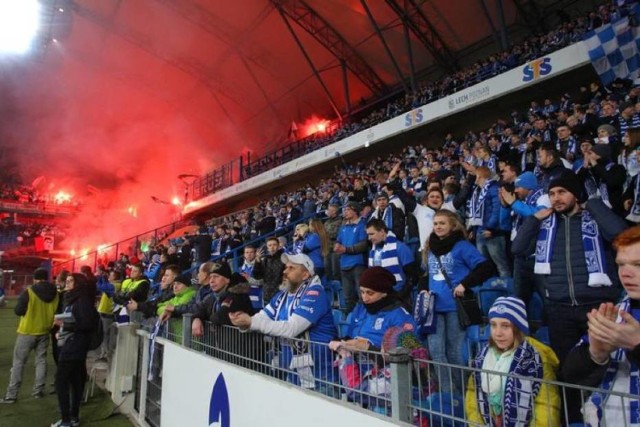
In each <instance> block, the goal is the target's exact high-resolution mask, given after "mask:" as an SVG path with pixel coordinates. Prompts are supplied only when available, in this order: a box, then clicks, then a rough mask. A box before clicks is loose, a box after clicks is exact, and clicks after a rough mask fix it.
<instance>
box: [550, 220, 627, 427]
mask: <svg viewBox="0 0 640 427" xmlns="http://www.w3.org/2000/svg"><path fill="white" fill-rule="evenodd" d="M613 248H614V249H615V250H616V251H617V256H616V263H617V264H618V276H619V277H620V281H621V282H622V286H623V287H624V290H625V291H626V294H627V295H626V296H625V297H624V299H623V300H622V302H621V303H620V304H619V305H617V306H614V305H613V304H612V303H602V304H600V306H599V307H598V308H597V309H593V310H591V311H590V312H589V313H588V314H587V317H588V326H589V330H588V333H587V336H585V337H583V338H582V340H581V341H580V342H579V343H578V345H577V346H576V347H574V348H573V350H572V351H571V352H570V353H569V355H568V356H567V359H566V361H565V363H564V366H563V369H562V374H563V376H564V378H565V379H566V380H567V381H570V382H572V383H575V384H579V385H584V386H590V387H598V388H600V389H603V391H604V392H596V393H592V394H591V396H590V397H589V398H588V399H587V401H586V402H585V403H584V407H583V414H584V422H585V423H587V424H588V425H592V426H596V425H607V426H622V425H625V426H640V410H639V406H640V403H639V402H638V393H639V392H640V226H636V227H633V228H629V229H627V230H625V231H624V232H622V233H620V235H618V237H616V239H615V240H614V241H613ZM611 391H613V392H619V393H626V394H627V395H628V396H629V395H632V396H629V397H624V398H623V397H620V396H615V395H611V394H608V393H607V392H611Z"/></svg>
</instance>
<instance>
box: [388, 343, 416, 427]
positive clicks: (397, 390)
mask: <svg viewBox="0 0 640 427" xmlns="http://www.w3.org/2000/svg"><path fill="white" fill-rule="evenodd" d="M388 357H389V362H390V363H391V379H392V381H391V418H393V419H394V420H396V421H399V422H404V423H411V370H410V366H409V362H410V361H411V357H410V356H409V350H408V349H406V348H394V349H391V350H390V351H389V353H388Z"/></svg>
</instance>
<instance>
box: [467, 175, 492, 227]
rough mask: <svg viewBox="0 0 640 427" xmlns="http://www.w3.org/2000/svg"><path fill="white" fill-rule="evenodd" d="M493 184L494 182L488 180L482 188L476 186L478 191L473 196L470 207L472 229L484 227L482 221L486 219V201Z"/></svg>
mask: <svg viewBox="0 0 640 427" xmlns="http://www.w3.org/2000/svg"><path fill="white" fill-rule="evenodd" d="M492 183H493V180H492V179H488V180H487V182H485V183H484V185H483V186H482V187H479V186H476V189H475V191H474V192H473V195H472V196H471V200H470V205H469V225H470V226H472V227H473V226H482V220H483V218H484V201H485V199H486V197H487V193H488V192H489V187H490V186H491V184H492Z"/></svg>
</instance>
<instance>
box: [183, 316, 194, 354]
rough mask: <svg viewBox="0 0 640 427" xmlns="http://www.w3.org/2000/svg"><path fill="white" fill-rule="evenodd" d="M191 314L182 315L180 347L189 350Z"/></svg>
mask: <svg viewBox="0 0 640 427" xmlns="http://www.w3.org/2000/svg"><path fill="white" fill-rule="evenodd" d="M192 318H193V314H191V313H185V314H183V315H182V346H183V347H186V348H191V319H192Z"/></svg>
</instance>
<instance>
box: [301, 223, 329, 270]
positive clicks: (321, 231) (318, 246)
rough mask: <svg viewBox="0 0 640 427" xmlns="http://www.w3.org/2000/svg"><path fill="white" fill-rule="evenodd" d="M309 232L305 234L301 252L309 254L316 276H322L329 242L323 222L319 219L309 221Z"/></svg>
mask: <svg viewBox="0 0 640 427" xmlns="http://www.w3.org/2000/svg"><path fill="white" fill-rule="evenodd" d="M308 230H309V232H308V233H307V234H306V235H305V239H304V244H303V246H302V253H305V254H307V255H309V258H311V261H313V268H314V269H315V272H316V274H317V275H318V277H323V276H324V258H325V257H326V256H327V255H329V251H330V250H331V243H330V241H329V237H328V236H327V231H326V230H325V228H324V224H323V223H322V221H320V220H319V219H312V220H310V221H309V228H308Z"/></svg>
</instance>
